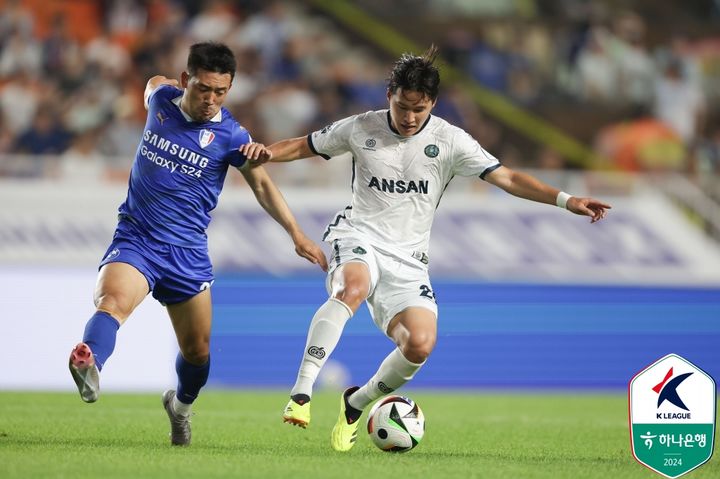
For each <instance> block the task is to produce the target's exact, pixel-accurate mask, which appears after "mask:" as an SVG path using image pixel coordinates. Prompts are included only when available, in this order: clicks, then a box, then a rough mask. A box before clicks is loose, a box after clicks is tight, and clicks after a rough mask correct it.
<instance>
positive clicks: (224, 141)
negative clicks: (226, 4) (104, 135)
mask: <svg viewBox="0 0 720 479" xmlns="http://www.w3.org/2000/svg"><path fill="white" fill-rule="evenodd" d="M181 97H182V90H178V89H177V88H174V87H172V86H169V85H163V86H160V87H158V88H157V89H155V90H154V91H153V92H152V94H151V95H150V97H149V98H148V115H147V122H146V123H145V130H144V131H143V136H142V139H141V141H140V145H139V146H138V149H137V153H136V154H135V161H134V162H133V166H132V170H131V172H130V181H129V187H128V195H127V199H126V200H125V202H124V203H123V204H122V205H120V208H119V211H120V214H121V217H125V218H127V219H128V220H129V221H131V222H132V223H134V224H135V225H136V226H138V227H140V228H141V229H142V230H143V231H144V232H145V233H147V234H148V235H149V236H151V237H152V238H154V239H156V240H158V241H162V242H164V243H169V244H172V245H176V246H181V247H183V248H205V249H206V248H207V235H206V230H207V227H208V225H209V223H210V212H211V211H212V210H213V209H214V208H215V206H216V205H217V202H218V197H219V195H220V192H221V191H222V188H223V183H224V181H225V175H227V171H228V167H229V166H230V165H232V166H236V167H239V166H242V165H243V164H244V163H245V160H246V159H245V156H244V155H242V154H241V153H240V152H239V151H238V148H239V147H240V146H241V145H243V144H245V143H249V142H250V141H252V140H251V138H250V134H249V133H248V131H247V130H246V129H245V128H243V127H242V126H240V124H239V123H238V122H237V121H236V120H235V119H234V118H233V117H232V115H230V113H229V112H228V111H227V110H226V109H225V108H222V109H221V110H220V112H219V113H218V115H216V116H215V117H214V118H213V119H211V120H209V121H207V122H204V123H199V122H195V121H192V120H190V119H189V118H188V117H187V116H186V115H185V114H184V112H182V111H181V110H180V98H181Z"/></svg>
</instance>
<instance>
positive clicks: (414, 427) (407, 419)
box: [367, 396, 425, 452]
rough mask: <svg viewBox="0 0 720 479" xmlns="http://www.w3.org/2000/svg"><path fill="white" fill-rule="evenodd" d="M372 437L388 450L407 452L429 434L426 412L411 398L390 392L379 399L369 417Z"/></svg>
mask: <svg viewBox="0 0 720 479" xmlns="http://www.w3.org/2000/svg"><path fill="white" fill-rule="evenodd" d="M367 430H368V434H369V435H370V439H372V442H373V443H375V445H376V446H377V447H379V448H380V449H382V450H383V451H388V452H406V451H409V450H410V449H412V448H414V447H415V446H417V445H418V443H419V442H420V440H421V439H422V437H423V435H424V434H425V416H423V413H422V411H421V410H420V407H418V405H417V404H415V401H413V400H412V399H410V398H406V397H403V396H388V397H386V398H383V399H381V400H379V401H378V402H376V403H375V405H374V406H373V407H372V409H370V413H369V414H368V419H367Z"/></svg>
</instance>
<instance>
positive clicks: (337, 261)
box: [326, 237, 380, 302]
mask: <svg viewBox="0 0 720 479" xmlns="http://www.w3.org/2000/svg"><path fill="white" fill-rule="evenodd" d="M375 255H376V252H375V249H374V248H373V247H372V246H371V245H370V244H368V243H367V242H366V241H364V240H362V239H360V238H355V237H345V238H339V239H337V240H335V241H333V242H332V255H331V258H330V262H329V271H328V276H327V284H326V287H327V290H328V293H329V294H330V296H333V297H338V299H341V300H342V298H341V297H339V296H338V295H341V294H343V292H345V291H346V290H348V289H353V290H357V293H355V294H354V295H355V296H358V295H359V296H362V297H361V298H360V302H362V301H363V300H365V299H366V298H367V297H368V296H369V295H371V294H372V291H373V289H374V288H375V285H376V284H377V281H378V278H379V276H380V273H379V271H378V266H377V260H376V257H375Z"/></svg>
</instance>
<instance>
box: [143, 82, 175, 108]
mask: <svg viewBox="0 0 720 479" xmlns="http://www.w3.org/2000/svg"><path fill="white" fill-rule="evenodd" d="M160 85H172V86H174V87H177V86H178V85H180V83H179V82H178V81H177V80H175V79H173V78H167V77H164V76H162V75H155V76H154V77H152V78H150V79H149V80H148V82H147V85H145V94H144V95H143V98H144V102H145V109H146V110H147V109H148V98H150V94H151V93H152V92H154V91H155V89H156V88H157V87H159V86H160Z"/></svg>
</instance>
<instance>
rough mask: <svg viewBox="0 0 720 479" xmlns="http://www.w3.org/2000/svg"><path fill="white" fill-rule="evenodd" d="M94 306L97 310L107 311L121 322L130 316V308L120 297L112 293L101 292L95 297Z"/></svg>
mask: <svg viewBox="0 0 720 479" xmlns="http://www.w3.org/2000/svg"><path fill="white" fill-rule="evenodd" d="M95 307H96V308H97V309H98V310H99V311H104V312H106V313H108V314H109V315H110V316H112V317H113V318H115V319H117V320H118V321H120V323H121V324H122V323H123V322H125V321H126V320H127V318H128V316H130V313H131V312H132V308H131V307H130V306H129V305H128V302H127V301H124V300H123V298H122V297H119V296H118V295H114V294H103V295H100V296H97V297H96V298H95Z"/></svg>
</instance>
